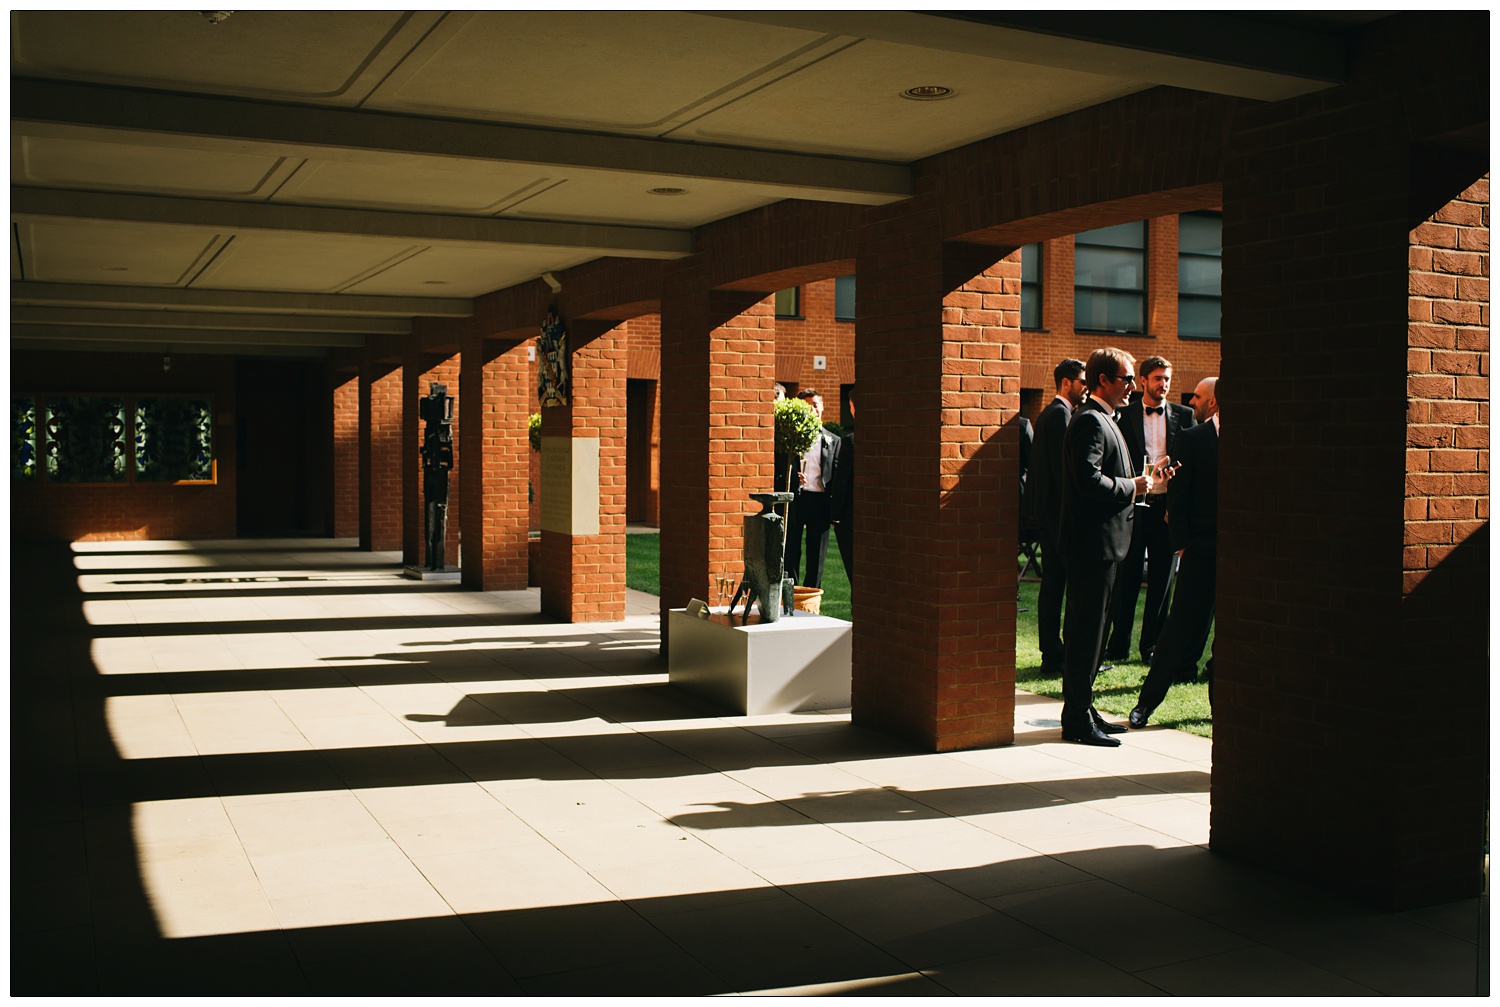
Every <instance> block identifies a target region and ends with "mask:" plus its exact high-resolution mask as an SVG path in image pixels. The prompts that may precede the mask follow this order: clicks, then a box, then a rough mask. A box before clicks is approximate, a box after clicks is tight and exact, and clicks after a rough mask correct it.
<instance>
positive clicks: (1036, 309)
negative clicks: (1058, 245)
mask: <svg viewBox="0 0 1500 1007" xmlns="http://www.w3.org/2000/svg"><path fill="white" fill-rule="evenodd" d="M1041 327H1042V246H1041V244H1040V243H1037V244H1034V245H1026V246H1024V247H1023V248H1022V249H1021V328H1023V329H1040V328H1041Z"/></svg>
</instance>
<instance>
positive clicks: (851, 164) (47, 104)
mask: <svg viewBox="0 0 1500 1007" xmlns="http://www.w3.org/2000/svg"><path fill="white" fill-rule="evenodd" d="M10 99H11V121H12V123H13V124H15V123H22V124H36V125H40V126H54V127H65V128H75V127H87V128H92V129H108V130H123V131H128V132H132V133H139V134H156V135H160V136H171V137H174V138H177V139H178V140H179V141H180V143H181V145H185V146H193V147H195V148H199V149H223V150H235V151H241V152H243V151H246V150H251V151H258V150H266V151H269V152H272V153H275V154H277V155H282V156H285V155H289V154H290V155H295V154H297V153H298V152H299V151H301V152H304V153H305V154H306V155H307V156H327V155H328V154H329V153H331V152H336V151H340V150H343V151H364V152H376V153H398V154H415V155H425V156H432V157H442V158H453V159H460V160H468V161H485V162H492V163H501V164H527V165H539V166H548V167H552V168H556V169H559V170H567V169H575V170H576V169H592V170H599V171H610V172H631V173H640V174H649V175H653V176H665V177H667V178H681V179H712V180H714V181H721V182H739V183H744V184H748V185H754V186H756V187H760V188H764V189H765V190H766V192H767V195H769V196H770V197H771V198H776V199H822V200H828V201H832V202H848V203H861V204H868V205H879V204H884V203H890V202H894V201H896V200H900V199H905V198H907V197H908V196H910V195H911V173H910V171H909V170H908V169H907V168H906V167H905V166H904V165H897V164H889V163H885V162H880V161H869V160H860V159H856V158H846V157H831V156H825V155H816V154H793V153H787V152H783V151H769V150H753V149H748V148H743V147H727V146H716V145H713V144H703V143H687V142H683V141H680V140H659V139H652V138H645V137H629V136H610V135H605V134H599V133H575V132H568V131H565V130H552V129H538V128H533V127H523V126H506V125H498V124H493V123H484V122H473V121H460V120H451V119H435V118H426V117H420V116H408V115H393V114H389V113H383V112H367V111H354V110H350V109H338V108H317V107H312V106H301V105H280V104H275V103H272V102H258V101H244V100H237V99H229V98H214V97H201V96H195V95H186V94H173V93H165V92H158V91H135V90H129V89H126V88H117V87H100V86H94V85H88V84H72V83H62V82H56V81H42V80H34V79H26V78H17V79H13V80H12V81H11V91H10ZM20 132H21V133H23V134H26V133H30V132H34V130H33V129H31V128H29V127H28V126H24V125H23V126H22V127H21V129H20ZM39 135H40V134H39ZM58 135H77V134H76V133H72V134H69V133H60V134H58Z"/></svg>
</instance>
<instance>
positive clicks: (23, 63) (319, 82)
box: [11, 10, 438, 104]
mask: <svg viewBox="0 0 1500 1007" xmlns="http://www.w3.org/2000/svg"><path fill="white" fill-rule="evenodd" d="M437 18H438V15H437V14H436V13H434V12H406V11H234V12H232V13H231V16H230V18H229V19H228V20H226V21H224V22H223V23H222V24H217V25H215V24H210V23H209V22H208V20H207V19H205V18H204V17H203V15H202V14H201V13H200V12H198V11H190V10H179V11H137V10H95V11H18V12H15V13H14V14H12V18H11V72H12V73H15V74H21V75H29V76H39V77H64V78H68V79H71V80H91V81H99V82H102V83H112V84H134V85H137V86H142V87H159V88H167V89H172V90H183V91H208V92H212V93H219V94H242V95H259V96H265V97H280V98H284V99H289V100H294V101H296V100H301V101H324V102H332V103H344V104H352V103H356V102H358V101H360V100H361V99H362V98H364V97H365V95H366V94H367V93H368V92H369V90H370V88H371V87H373V86H374V85H375V83H376V82H378V81H379V80H380V79H381V78H382V77H384V76H385V74H387V73H389V72H390V69H391V67H392V66H393V65H394V64H395V62H396V61H397V60H399V59H400V58H401V57H402V56H404V55H405V54H406V52H407V51H408V50H409V48H410V46H411V45H412V44H414V43H415V41H416V40H417V39H419V38H420V37H421V35H422V33H424V32H425V31H426V30H427V29H428V28H430V27H431V25H432V24H433V23H435V21H436V20H437Z"/></svg>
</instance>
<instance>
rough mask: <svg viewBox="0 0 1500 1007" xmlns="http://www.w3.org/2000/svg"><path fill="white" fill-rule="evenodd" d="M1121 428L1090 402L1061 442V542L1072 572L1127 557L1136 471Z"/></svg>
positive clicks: (1087, 400)
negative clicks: (1076, 563)
mask: <svg viewBox="0 0 1500 1007" xmlns="http://www.w3.org/2000/svg"><path fill="white" fill-rule="evenodd" d="M1129 452H1130V449H1129V447H1128V446H1127V445H1126V444H1125V437H1124V435H1123V434H1121V433H1120V428H1119V426H1117V425H1116V424H1115V421H1114V420H1113V419H1111V418H1110V416H1109V414H1108V413H1107V412H1105V411H1104V408H1103V407H1102V406H1101V405H1100V404H1099V403H1098V402H1097V401H1096V400H1095V399H1094V398H1092V397H1090V398H1087V399H1084V400H1083V405H1081V406H1079V407H1078V410H1077V411H1076V412H1075V413H1074V414H1073V421H1072V422H1071V423H1069V424H1068V432H1067V434H1066V435H1064V437H1063V482H1062V487H1063V493H1062V538H1063V540H1064V542H1065V548H1066V549H1067V555H1068V566H1069V568H1070V573H1071V567H1072V565H1073V563H1074V561H1075V560H1077V561H1079V562H1095V563H1096V562H1101V561H1103V562H1111V563H1118V562H1119V561H1120V560H1122V559H1124V558H1125V555H1126V554H1127V553H1128V552H1130V532H1131V528H1132V526H1133V524H1134V522H1135V507H1134V506H1133V504H1134V503H1135V468H1134V467H1133V466H1132V464H1131V461H1130V454H1129Z"/></svg>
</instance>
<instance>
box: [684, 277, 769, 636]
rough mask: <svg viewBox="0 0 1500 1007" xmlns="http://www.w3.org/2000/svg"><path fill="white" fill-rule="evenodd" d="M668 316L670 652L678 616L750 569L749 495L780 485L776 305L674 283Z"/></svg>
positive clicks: (688, 281) (751, 505)
mask: <svg viewBox="0 0 1500 1007" xmlns="http://www.w3.org/2000/svg"><path fill="white" fill-rule="evenodd" d="M668 283H669V289H668V293H667V296H666V297H665V298H664V299H663V305H662V318H661V347H662V354H661V356H662V366H661V395H660V404H661V429H662V442H661V495H662V498H663V499H665V500H667V501H669V503H668V505H667V506H666V507H665V508H664V511H665V512H666V513H667V514H668V515H669V516H668V517H667V518H666V519H665V520H664V521H663V522H662V529H661V612H662V646H663V649H664V651H665V648H666V647H667V645H668V644H667V620H666V613H667V611H668V610H669V609H673V608H682V607H683V606H684V605H686V604H687V602H688V600H689V599H691V598H695V597H696V598H702V599H704V600H706V601H712V598H711V597H710V596H711V594H712V587H711V585H712V583H713V578H714V577H716V576H733V577H735V578H736V579H738V577H739V575H740V573H742V572H743V567H744V554H743V553H744V534H743V528H744V521H743V518H744V516H745V515H746V514H752V513H755V512H756V509H757V508H756V506H755V504H754V503H752V502H751V501H750V499H749V497H748V494H750V493H754V492H763V491H766V490H769V489H770V488H771V486H772V482H771V468H772V453H773V445H772V436H773V435H772V431H773V427H772V417H771V403H772V385H773V384H774V383H775V382H774V381H773V379H772V373H773V367H774V364H775V336H776V316H775V302H774V300H773V299H771V298H770V297H762V296H761V295H758V294H745V293H741V292H730V291H705V290H700V289H693V287H692V283H693V277H692V274H691V273H690V272H689V271H683V272H680V273H677V274H674V275H672V276H671V277H670V278H669V281H668Z"/></svg>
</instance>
